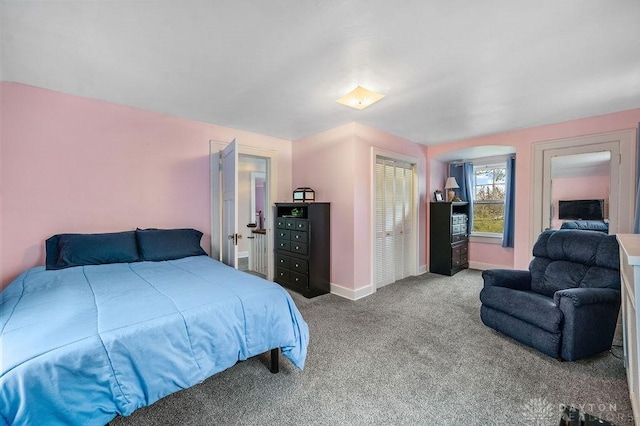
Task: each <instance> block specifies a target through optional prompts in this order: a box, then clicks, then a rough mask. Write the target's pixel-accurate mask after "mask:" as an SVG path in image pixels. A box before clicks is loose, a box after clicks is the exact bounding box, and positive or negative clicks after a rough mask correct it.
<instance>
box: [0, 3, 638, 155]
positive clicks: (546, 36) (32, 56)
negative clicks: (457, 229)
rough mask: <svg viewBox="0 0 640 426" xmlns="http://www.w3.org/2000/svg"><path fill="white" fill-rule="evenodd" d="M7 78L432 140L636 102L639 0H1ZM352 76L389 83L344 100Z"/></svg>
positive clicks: (175, 107) (286, 133)
mask: <svg viewBox="0 0 640 426" xmlns="http://www.w3.org/2000/svg"><path fill="white" fill-rule="evenodd" d="M0 13H1V14H2V15H1V19H0V26H1V29H0V31H1V37H2V46H1V47H2V63H1V69H0V72H1V78H2V79H3V80H5V81H14V82H20V83H25V84H29V85H34V86H39V87H44V88H49V89H53V90H58V91H62V92H66V93H71V94H75V95H80V96H86V97H90V98H96V99H102V100H106V101H110V102H116V103H120V104H125V105H131V106H135V107H139V108H143V109H147V110H152V111H157V112H161V113H167V114H171V115H175V116H180V117H185V118H189V119H194V120H199V121H204V122H209V123H213V124H217V125H222V126H228V127H233V128H237V129H242V130H248V131H253V132H257V133H261V134H265V135H270V136H277V137H281V138H285V139H296V138H300V137H303V136H307V135H310V134H314V133H317V132H319V131H323V130H327V129H330V128H333V127H337V126H339V125H342V124H344V123H348V122H352V121H357V122H360V123H362V124H365V125H369V126H372V127H375V128H378V129H381V130H384V131H387V132H390V133H393V134H396V135H398V136H401V137H404V138H407V139H410V140H412V141H415V142H418V143H422V144H426V145H430V144H436V143H442V142H446V141H451V140H457V139H462V138H467V137H471V136H478V135H484V134H492V133H497V132H502V131H506V130H513V129H519V128H526V127H531V126H536V125H542V124H548V123H553V122H559V121H565V120H569V119H573V118H579V117H587V116H593V115H598V114H603V113H608V112H614V111H621V110H626V109H632V108H638V107H640V1H638V0H609V1H603V0H563V1H557V0H518V1H513V0H486V1H473V0H416V1H409V0H405V1H402V2H394V1H389V0H373V1H372V0H348V1H320V0H315V1H307V0H298V1H295V0H270V1H259V0H255V1H249V0H236V1H228V0H226V1H222V0H219V1H211V0H210V1H205V0H202V1H195V0H183V1H178V0H174V1H166V0H165V1H157V0H136V1H116V0H83V1H80V0H68V1H64V0H60V1H53V0H47V1H37V0H5V1H2V2H1V9H0ZM356 85H362V86H365V87H367V88H369V89H372V90H375V91H379V92H381V93H383V94H385V95H387V96H386V98H384V99H383V100H381V101H380V102H378V103H377V104H374V105H373V106H372V107H370V108H369V109H365V110H362V111H357V110H353V109H350V108H348V107H345V106H342V105H339V104H338V103H336V102H335V100H336V99H337V98H339V97H340V96H342V95H344V94H345V93H346V92H348V91H349V90H351V89H353V88H354V87H355V86H356Z"/></svg>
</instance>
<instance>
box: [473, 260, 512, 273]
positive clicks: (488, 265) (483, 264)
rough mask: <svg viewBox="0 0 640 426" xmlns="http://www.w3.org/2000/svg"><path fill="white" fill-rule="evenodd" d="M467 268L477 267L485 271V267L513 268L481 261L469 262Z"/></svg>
mask: <svg viewBox="0 0 640 426" xmlns="http://www.w3.org/2000/svg"><path fill="white" fill-rule="evenodd" d="M469 268H471V269H479V270H481V271H486V270H487V269H513V268H510V267H508V266H505V265H494V264H491V263H483V262H469Z"/></svg>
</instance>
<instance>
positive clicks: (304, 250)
mask: <svg viewBox="0 0 640 426" xmlns="http://www.w3.org/2000/svg"><path fill="white" fill-rule="evenodd" d="M275 218H276V219H275V224H276V230H275V240H274V241H275V279H274V281H275V282H277V283H278V284H280V285H282V286H284V287H287V288H289V289H291V290H294V291H296V292H298V293H300V294H302V295H303V296H305V297H315V296H319V295H321V294H326V293H329V291H330V282H331V233H330V230H331V228H330V203H316V202H314V203H276V204H275Z"/></svg>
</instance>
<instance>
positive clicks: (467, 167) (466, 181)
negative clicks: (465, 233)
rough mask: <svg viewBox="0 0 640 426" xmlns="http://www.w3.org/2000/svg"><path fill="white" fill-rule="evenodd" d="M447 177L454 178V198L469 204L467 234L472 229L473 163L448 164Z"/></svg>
mask: <svg viewBox="0 0 640 426" xmlns="http://www.w3.org/2000/svg"><path fill="white" fill-rule="evenodd" d="M449 176H452V177H454V178H456V182H458V186H459V187H460V188H458V189H456V190H455V191H456V196H457V197H459V198H460V199H461V200H462V201H466V202H468V203H469V223H468V229H469V232H471V230H472V229H473V188H474V186H475V184H474V182H473V163H463V164H460V163H458V164H450V165H449Z"/></svg>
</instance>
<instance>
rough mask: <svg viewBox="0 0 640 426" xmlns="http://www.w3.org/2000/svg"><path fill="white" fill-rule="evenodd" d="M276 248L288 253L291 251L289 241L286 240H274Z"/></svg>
mask: <svg viewBox="0 0 640 426" xmlns="http://www.w3.org/2000/svg"><path fill="white" fill-rule="evenodd" d="M276 248H277V249H278V250H286V251H290V250H291V241H287V240H276Z"/></svg>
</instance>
